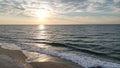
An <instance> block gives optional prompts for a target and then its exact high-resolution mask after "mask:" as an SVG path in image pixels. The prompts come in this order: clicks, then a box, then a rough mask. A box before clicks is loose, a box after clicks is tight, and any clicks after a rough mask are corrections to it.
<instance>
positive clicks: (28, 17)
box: [0, 0, 120, 24]
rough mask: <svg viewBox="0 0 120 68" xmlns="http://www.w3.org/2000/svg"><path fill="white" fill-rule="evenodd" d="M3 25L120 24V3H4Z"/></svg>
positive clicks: (66, 0) (78, 0)
mask: <svg viewBox="0 0 120 68" xmlns="http://www.w3.org/2000/svg"><path fill="white" fill-rule="evenodd" d="M0 24H120V0H0Z"/></svg>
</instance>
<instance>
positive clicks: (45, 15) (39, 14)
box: [36, 10, 49, 19]
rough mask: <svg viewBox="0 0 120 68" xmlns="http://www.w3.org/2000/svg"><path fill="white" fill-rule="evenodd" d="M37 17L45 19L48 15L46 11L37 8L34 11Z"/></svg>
mask: <svg viewBox="0 0 120 68" xmlns="http://www.w3.org/2000/svg"><path fill="white" fill-rule="evenodd" d="M36 15H37V17H38V18H39V19H45V18H47V17H48V16H49V14H48V12H47V11H45V10H39V11H38V12H37V13H36Z"/></svg>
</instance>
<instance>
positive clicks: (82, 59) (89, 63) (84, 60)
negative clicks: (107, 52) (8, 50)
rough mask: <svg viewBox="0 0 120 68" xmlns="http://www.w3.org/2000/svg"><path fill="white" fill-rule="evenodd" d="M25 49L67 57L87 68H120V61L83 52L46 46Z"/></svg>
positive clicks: (26, 48)
mask: <svg viewBox="0 0 120 68" xmlns="http://www.w3.org/2000/svg"><path fill="white" fill-rule="evenodd" d="M22 48H24V47H22ZM24 49H25V50H28V51H31V52H37V53H42V54H47V55H52V56H58V57H61V58H63V59H67V60H70V61H72V62H74V63H77V64H79V65H82V66H84V67H85V68H88V67H93V66H102V67H104V68H120V64H118V63H113V62H107V61H102V60H99V59H96V58H92V57H88V56H85V55H83V54H75V53H72V52H59V51H57V50H54V47H53V48H52V49H51V48H49V50H48V49H47V50H46V49H45V48H38V47H33V46H32V47H27V46H25V48H24Z"/></svg>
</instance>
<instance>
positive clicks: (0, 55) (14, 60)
mask: <svg viewBox="0 0 120 68" xmlns="http://www.w3.org/2000/svg"><path fill="white" fill-rule="evenodd" d="M26 59H27V57H26V56H25V55H24V54H23V52H22V51H19V50H8V49H3V48H1V47H0V68H83V67H82V66H80V65H77V64H75V63H72V62H70V61H67V60H63V59H60V58H57V57H52V56H47V55H45V56H43V57H42V58H41V59H39V60H46V59H47V61H40V62H31V63H28V62H26V61H25V60H26Z"/></svg>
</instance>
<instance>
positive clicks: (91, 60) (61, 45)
mask: <svg viewBox="0 0 120 68" xmlns="http://www.w3.org/2000/svg"><path fill="white" fill-rule="evenodd" d="M0 46H1V47H3V48H7V49H13V50H14V49H17V48H20V50H25V51H28V52H36V53H42V54H46V55H51V56H56V57H60V58H62V59H65V60H69V61H71V62H74V63H76V64H79V65H82V66H84V67H85V68H89V67H94V66H102V67H104V68H120V24H109V25H108V24H105V25H102V24H101V25H92V24H91V25H0ZM33 60H34V59H33ZM33 60H30V61H33Z"/></svg>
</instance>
